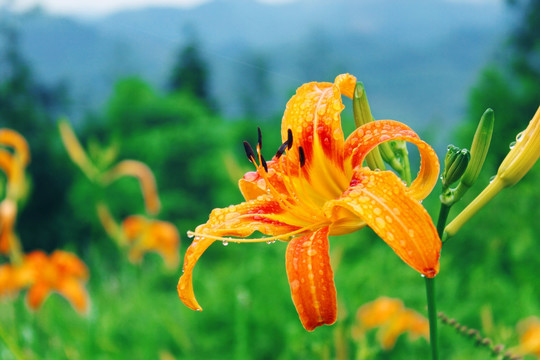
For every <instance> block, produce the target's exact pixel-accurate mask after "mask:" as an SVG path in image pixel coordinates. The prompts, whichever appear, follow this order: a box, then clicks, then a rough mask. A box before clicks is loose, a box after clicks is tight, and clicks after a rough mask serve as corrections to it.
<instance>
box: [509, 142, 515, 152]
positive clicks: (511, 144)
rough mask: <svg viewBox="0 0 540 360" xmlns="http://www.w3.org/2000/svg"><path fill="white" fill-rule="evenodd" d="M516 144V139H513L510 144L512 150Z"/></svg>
mask: <svg viewBox="0 0 540 360" xmlns="http://www.w3.org/2000/svg"><path fill="white" fill-rule="evenodd" d="M514 146H516V142H515V141H512V142H511V143H510V146H509V147H510V150H512V149H513V148H514Z"/></svg>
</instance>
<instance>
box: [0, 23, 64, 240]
mask: <svg viewBox="0 0 540 360" xmlns="http://www.w3.org/2000/svg"><path fill="white" fill-rule="evenodd" d="M0 46H1V48H0V126H1V127H8V128H12V129H14V130H16V131H18V132H19V133H21V134H22V135H23V136H24V137H25V138H26V139H27V141H28V143H29V145H30V151H31V157H32V162H31V164H30V166H29V168H28V170H29V175H30V178H31V181H32V188H33V189H32V191H31V194H30V197H29V199H28V203H27V205H26V207H25V209H24V210H23V211H22V212H21V214H20V217H19V219H18V223H19V224H32V226H19V228H18V231H19V233H20V235H21V240H22V242H23V245H24V246H25V249H26V250H30V249H32V248H42V249H45V250H51V249H53V248H56V247H58V246H60V245H62V244H64V243H65V242H67V241H68V236H65V234H66V233H65V232H63V231H61V230H62V229H65V226H64V224H63V223H64V220H63V215H64V211H65V210H64V208H63V201H62V200H63V198H64V196H65V188H66V184H67V183H68V182H69V176H64V175H65V173H64V171H65V169H66V166H67V165H68V164H63V163H62V162H61V161H60V159H61V158H60V152H61V151H62V149H61V148H60V147H59V146H58V145H57V144H58V141H57V139H58V138H57V133H56V129H55V126H53V122H54V119H55V118H56V115H57V114H58V113H59V112H61V111H62V110H63V109H65V108H66V106H67V89H66V88H65V87H64V86H56V87H48V86H45V85H43V84H40V83H38V82H37V81H36V80H35V79H34V76H33V73H32V70H31V68H30V66H29V64H28V63H27V62H26V61H25V59H24V58H23V56H22V54H21V50H20V39H19V32H18V30H17V28H16V27H15V26H14V25H13V24H12V23H9V22H7V21H5V20H4V19H3V21H2V22H1V23H0ZM59 174H62V176H59ZM36 229H39V231H36Z"/></svg>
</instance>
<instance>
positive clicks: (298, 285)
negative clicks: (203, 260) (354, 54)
mask: <svg viewBox="0 0 540 360" xmlns="http://www.w3.org/2000/svg"><path fill="white" fill-rule="evenodd" d="M355 85H356V78H355V77H354V76H351V75H349V74H344V75H339V76H338V77H337V78H336V79H335V82H334V83H333V84H332V83H316V82H312V83H308V84H304V85H303V86H301V87H300V88H299V89H298V90H297V92H296V95H294V96H293V97H292V98H291V100H290V101H289V102H288V104H287V108H286V110H285V114H284V116H283V122H282V127H281V136H282V141H283V144H282V146H281V147H280V148H279V150H278V152H277V153H276V155H275V156H274V157H273V158H272V160H271V161H268V162H266V161H265V160H264V158H263V156H262V154H261V150H262V138H261V137H260V136H259V142H258V145H257V148H256V149H257V150H256V153H255V151H253V150H252V148H251V147H250V146H249V144H247V143H245V145H246V153H247V155H248V158H249V159H250V160H251V161H252V162H253V163H254V164H255V166H256V171H255V172H248V173H246V174H245V175H244V177H243V178H242V179H240V182H239V187H240V191H241V192H242V194H243V196H244V198H245V200H246V201H245V202H243V203H241V204H239V205H232V206H230V207H228V208H224V209H214V210H213V211H212V213H211V214H210V218H209V220H208V222H207V223H206V224H203V225H200V226H198V227H197V228H196V229H195V231H194V232H190V235H191V236H194V237H195V239H194V241H193V243H192V244H191V245H190V247H189V248H188V249H187V252H186V255H185V260H184V267H183V271H184V274H183V275H182V276H181V278H180V280H179V282H178V287H177V289H178V295H179V297H180V299H181V300H182V301H183V302H184V303H185V304H186V305H187V306H188V307H190V308H192V309H195V310H202V308H201V307H200V305H199V304H198V302H197V300H196V299H195V295H194V293H193V284H192V275H193V267H194V266H195V263H196V262H197V260H198V259H199V257H200V256H201V255H202V253H203V252H204V251H205V250H206V249H207V248H208V247H209V246H210V245H211V244H212V243H213V242H214V241H216V240H219V241H223V242H256V241H272V240H282V241H288V246H287V251H286V269H287V275H288V280H289V284H290V287H291V293H292V299H293V302H294V304H295V306H296V310H297V311H298V314H299V316H300V320H301V322H302V324H303V325H304V327H305V328H306V329H307V330H309V331H311V330H313V329H315V328H316V327H317V326H320V325H323V324H332V323H334V321H335V320H336V313H337V310H336V308H337V306H336V289H335V285H334V279H333V272H332V268H331V266H330V257H329V244H328V236H329V235H341V234H347V233H351V232H354V231H356V230H359V229H361V228H362V227H364V226H366V225H367V226H369V227H370V228H372V229H373V230H374V231H375V232H376V233H377V234H378V235H379V236H380V237H381V238H382V239H383V240H384V241H385V242H386V243H387V244H388V245H389V246H390V247H391V248H392V249H393V250H394V251H395V252H396V254H397V255H398V256H399V257H400V258H401V259H402V260H403V261H404V262H405V263H407V264H408V265H409V266H411V267H412V268H413V269H415V270H416V271H418V272H420V273H421V274H423V275H425V276H428V277H433V276H435V275H436V274H437V273H438V271H439V253H440V248H441V241H440V239H439V237H438V235H437V232H436V229H435V227H434V225H433V223H432V220H431V218H430V216H429V214H428V213H427V211H426V210H425V209H424V208H423V207H422V205H421V204H420V200H422V199H424V198H425V197H426V196H427V195H428V194H429V193H430V192H431V190H432V189H433V187H434V185H435V183H436V182H437V176H438V173H439V162H438V159H437V156H436V154H435V152H434V151H433V149H432V148H431V147H430V146H429V145H428V144H427V143H425V142H424V141H422V140H420V138H419V137H418V135H417V134H416V133H415V132H414V131H412V130H411V129H410V128H409V127H407V126H406V125H404V124H402V123H399V122H397V121H392V120H380V121H374V122H370V123H368V124H366V125H363V126H361V127H359V128H358V129H356V130H355V131H354V132H353V133H352V134H350V135H349V137H348V138H347V139H346V140H345V139H344V136H343V131H342V128H341V119H340V113H341V111H342V110H343V108H344V105H343V103H342V100H341V95H345V96H348V97H352V94H353V91H354V87H355ZM389 140H406V141H408V142H411V143H413V144H415V145H416V146H417V147H418V149H419V151H420V155H421V166H420V171H419V174H418V176H417V178H416V179H415V180H414V182H413V183H412V184H411V186H410V187H407V186H405V185H404V183H403V182H402V181H401V179H400V178H399V177H398V176H397V175H395V174H394V173H393V172H391V171H372V170H370V169H369V168H366V167H363V166H362V163H363V161H364V158H365V157H366V155H367V154H368V153H369V152H370V151H371V150H372V149H374V148H375V147H376V146H377V145H378V144H380V143H382V142H385V141H389ZM255 231H259V232H261V233H262V234H264V235H267V236H268V237H263V238H258V239H245V237H247V236H249V235H251V234H252V233H253V232H255ZM231 237H233V238H231Z"/></svg>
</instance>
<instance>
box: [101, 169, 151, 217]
mask: <svg viewBox="0 0 540 360" xmlns="http://www.w3.org/2000/svg"><path fill="white" fill-rule="evenodd" d="M123 176H132V177H134V178H136V179H137V180H138V181H139V184H140V186H141V192H142V195H143V198H144V204H145V207H146V211H147V212H148V214H152V215H155V214H157V213H158V212H159V210H160V208H161V202H160V201H159V196H158V193H157V186H156V179H155V177H154V173H152V170H150V168H149V167H148V166H147V165H146V164H144V163H142V162H140V161H136V160H124V161H121V162H119V163H118V164H117V165H116V166H115V167H114V168H112V170H110V171H109V172H108V173H106V174H105V176H104V179H105V182H106V183H110V182H113V181H114V180H116V179H119V178H121V177H123Z"/></svg>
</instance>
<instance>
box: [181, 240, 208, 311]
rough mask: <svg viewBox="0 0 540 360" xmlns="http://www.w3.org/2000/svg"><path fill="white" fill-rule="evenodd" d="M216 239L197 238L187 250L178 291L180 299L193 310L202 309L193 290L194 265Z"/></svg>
mask: <svg viewBox="0 0 540 360" xmlns="http://www.w3.org/2000/svg"><path fill="white" fill-rule="evenodd" d="M214 241H216V240H215V239H210V238H203V239H198V238H196V239H195V240H193V242H192V243H191V245H190V246H189V247H188V249H187V250H186V255H185V257H184V267H183V269H182V271H183V274H182V276H181V277H180V280H178V285H177V286H176V290H177V291H178V297H179V298H180V300H182V302H183V303H184V304H185V305H186V306H187V307H189V308H190V309H192V310H197V311H201V310H202V307H201V306H200V305H199V303H198V302H197V299H195V293H194V292H193V267H194V266H195V264H196V263H197V261H198V260H199V258H200V257H201V255H202V254H203V253H204V252H205V251H206V249H208V247H209V246H210V245H212V243H213V242H214Z"/></svg>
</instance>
